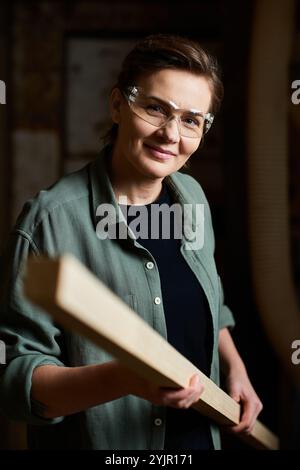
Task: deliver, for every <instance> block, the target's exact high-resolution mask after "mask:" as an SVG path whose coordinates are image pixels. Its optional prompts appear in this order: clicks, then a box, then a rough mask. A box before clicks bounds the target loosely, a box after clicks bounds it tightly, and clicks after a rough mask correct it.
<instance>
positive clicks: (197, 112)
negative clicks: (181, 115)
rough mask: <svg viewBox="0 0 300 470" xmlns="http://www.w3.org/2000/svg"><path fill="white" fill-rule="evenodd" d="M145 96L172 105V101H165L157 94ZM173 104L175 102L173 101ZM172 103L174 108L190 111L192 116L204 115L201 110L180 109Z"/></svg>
mask: <svg viewBox="0 0 300 470" xmlns="http://www.w3.org/2000/svg"><path fill="white" fill-rule="evenodd" d="M147 98H151V99H154V100H157V101H159V102H160V103H163V104H165V105H168V106H170V103H171V105H172V101H169V102H168V101H166V100H163V99H162V98H159V97H158V96H154V95H150V96H147ZM174 105H175V103H174ZM174 105H173V107H174V108H175V109H176V110H180V111H184V112H187V113H190V114H193V115H194V116H201V117H203V116H204V113H203V112H202V111H199V110H198V109H193V108H192V109H182V108H178V107H177V106H176V107H175V106H174Z"/></svg>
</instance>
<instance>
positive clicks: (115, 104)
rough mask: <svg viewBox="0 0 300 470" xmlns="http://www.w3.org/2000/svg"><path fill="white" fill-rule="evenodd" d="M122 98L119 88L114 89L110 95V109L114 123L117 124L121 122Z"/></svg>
mask: <svg viewBox="0 0 300 470" xmlns="http://www.w3.org/2000/svg"><path fill="white" fill-rule="evenodd" d="M122 98H123V97H122V94H121V92H120V90H119V88H114V89H113V90H112V92H111V94H110V101H109V107H110V115H111V118H112V121H113V122H114V123H115V124H119V122H120V116H121V112H120V111H121V103H122Z"/></svg>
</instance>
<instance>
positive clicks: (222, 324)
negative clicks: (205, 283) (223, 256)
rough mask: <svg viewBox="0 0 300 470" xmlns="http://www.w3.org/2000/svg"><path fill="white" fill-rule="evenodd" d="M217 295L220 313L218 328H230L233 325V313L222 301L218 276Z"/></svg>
mask: <svg viewBox="0 0 300 470" xmlns="http://www.w3.org/2000/svg"><path fill="white" fill-rule="evenodd" d="M219 291H220V293H219V296H220V313H219V330H221V329H222V328H230V329H232V328H233V327H234V326H235V320H234V317H233V314H232V312H231V310H230V308H229V307H227V305H225V303H224V291H223V285H222V281H221V278H220V276H219Z"/></svg>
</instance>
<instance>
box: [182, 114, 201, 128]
mask: <svg viewBox="0 0 300 470" xmlns="http://www.w3.org/2000/svg"><path fill="white" fill-rule="evenodd" d="M182 121H183V122H184V123H185V124H186V125H187V126H189V127H200V126H201V122H200V121H199V120H198V119H196V118H195V117H190V116H187V117H185V118H183V119H182Z"/></svg>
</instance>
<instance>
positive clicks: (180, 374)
mask: <svg viewBox="0 0 300 470" xmlns="http://www.w3.org/2000/svg"><path fill="white" fill-rule="evenodd" d="M24 292H25V295H26V296H27V297H28V298H29V299H30V300H31V301H32V302H33V303H35V304H37V305H39V306H40V307H41V308H43V309H44V310H45V311H47V312H48V313H50V314H51V315H52V316H53V317H54V318H55V320H56V321H57V322H58V323H60V324H61V325H63V326H64V327H66V328H68V329H70V330H72V331H74V332H77V333H79V334H81V335H83V336H85V337H86V338H88V339H90V340H92V341H93V342H94V343H95V344H97V345H98V346H100V347H101V348H103V349H105V350H106V351H107V352H109V353H110V354H112V355H113V356H114V357H116V358H117V359H119V360H120V361H122V362H123V363H124V364H125V365H126V366H128V367H130V368H131V369H133V370H134V371H135V372H137V373H138V374H140V375H141V376H143V377H146V378H147V379H148V380H152V381H153V382H154V383H156V384H157V385H159V386H161V387H178V386H179V387H186V386H187V385H188V384H189V380H190V377H191V376H192V375H193V374H194V373H195V372H197V373H198V374H199V375H200V376H201V380H202V383H203V385H204V392H203V393H202V395H201V397H200V399H199V401H198V402H197V403H195V405H193V407H194V408H196V409H197V410H198V411H200V412H201V413H202V414H204V415H206V416H208V417H209V418H211V419H213V420H214V421H216V422H217V423H218V424H220V425H232V424H237V423H238V422H239V416H240V405H239V404H238V403H237V402H235V401H234V400H233V399H232V398H231V397H229V395H227V394H226V393H225V392H224V391H223V390H222V389H221V388H219V387H218V386H217V385H216V384H215V383H214V382H213V381H211V380H210V379H209V378H208V377H206V376H205V375H204V374H203V373H202V372H201V371H199V370H198V369H197V368H196V367H195V366H194V365H193V364H192V363H191V362H189V361H188V360H187V359H186V358H185V357H183V356H182V355H181V354H180V353H179V352H178V351H176V349H175V348H173V346H171V345H170V344H169V343H168V342H167V341H166V340H165V339H164V338H163V337H162V336H161V335H160V334H158V333H157V332H156V331H154V330H153V329H152V328H151V327H150V326H149V325H148V324H147V323H146V322H145V321H144V320H143V319H142V318H140V317H139V316H138V315H137V314H136V313H135V312H134V311H133V310H132V309H130V307H128V306H127V305H126V304H125V303H124V302H123V301H122V300H121V299H120V298H119V297H117V295H116V294H114V293H113V292H112V291H111V290H110V289H108V288H107V287H106V286H105V285H104V284H103V283H102V282H100V281H99V280H98V279H97V278H96V277H95V276H94V275H93V274H92V273H91V272H89V271H88V269H87V268H86V267H85V266H83V265H82V264H81V263H80V262H79V261H77V260H76V259H75V258H74V257H72V256H71V255H64V256H62V257H60V258H58V259H49V258H42V257H41V258H31V259H29V260H28V262H27V270H26V275H25V280H24ZM245 439H246V441H247V442H249V443H251V444H252V445H254V446H255V447H257V448H265V449H278V446H279V443H278V439H277V437H276V436H275V435H274V434H273V433H272V432H270V431H269V430H268V429H267V428H266V427H265V426H264V425H263V424H262V423H260V422H259V421H257V422H256V423H255V426H254V429H253V431H252V433H251V435H249V436H247V437H245Z"/></svg>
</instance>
